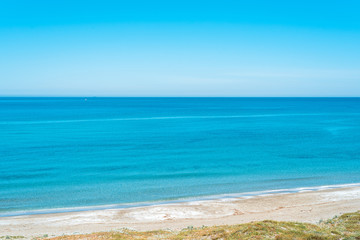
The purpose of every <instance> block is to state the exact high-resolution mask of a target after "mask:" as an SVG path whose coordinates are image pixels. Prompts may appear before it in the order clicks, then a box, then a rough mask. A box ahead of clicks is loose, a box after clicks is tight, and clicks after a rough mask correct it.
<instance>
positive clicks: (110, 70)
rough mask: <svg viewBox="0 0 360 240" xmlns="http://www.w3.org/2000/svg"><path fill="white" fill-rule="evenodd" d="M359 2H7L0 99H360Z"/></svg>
mask: <svg viewBox="0 0 360 240" xmlns="http://www.w3.org/2000/svg"><path fill="white" fill-rule="evenodd" d="M359 12H360V1H358V0H353V1H348V0H342V1H340V0H339V1H335V0H332V1H331V0H330V1H329V0H327V1H322V0H317V1H314V0H312V1H309V0H302V1H297V0H294V1H289V0H286V1H285V0H284V1H280V0H272V1H269V0H266V1H265V0H263V1H261V0H248V1H241V0H237V1H228V0H222V1H211V0H208V1H196V0H192V1H188V0H182V1H176V0H174V1H151V0H148V1H145V0H144V1H140V0H131V1H125V0H123V1H122V0H117V1H115V0H101V1H95V0H87V1H82V0H78V1H70V0H52V1H48V0H44V1H40V0H31V1H30V0H1V1H0V96H87V97H91V96H119V97H121V96H124V97H129V96H134V97H137V96H164V97H172V96H176V97H181V96H184V97H190V96H199V97H205V96H214V97H227V96H229V97H267V96H268V97H302V96H303V97H360V14H359Z"/></svg>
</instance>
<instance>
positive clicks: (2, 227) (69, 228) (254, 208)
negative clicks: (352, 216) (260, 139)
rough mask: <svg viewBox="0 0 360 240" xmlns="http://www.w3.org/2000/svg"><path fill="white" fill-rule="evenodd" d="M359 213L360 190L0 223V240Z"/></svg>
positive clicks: (326, 190)
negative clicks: (6, 237)
mask: <svg viewBox="0 0 360 240" xmlns="http://www.w3.org/2000/svg"><path fill="white" fill-rule="evenodd" d="M358 210H360V187H359V186H351V185H350V186H346V187H341V188H332V189H331V188H324V189H323V190H317V191H309V190H306V189H305V190H304V191H300V192H297V193H274V194H269V193H267V194H264V195H258V196H253V197H242V198H219V199H214V200H204V201H189V202H182V203H174V204H163V205H153V206H146V207H134V208H125V209H107V210H94V211H82V212H67V213H55V214H39V215H23V216H13V217H2V218H0V233H1V234H0V235H1V236H7V235H8V236H24V237H26V238H29V239H31V238H33V237H39V236H44V235H47V236H49V237H52V236H61V235H70V234H81V233H92V232H100V231H121V230H122V229H124V228H127V229H132V230H137V231H147V230H159V229H164V230H181V229H183V228H186V227H189V226H193V227H201V226H214V225H232V224H240V223H248V222H252V221H261V220H278V221H298V222H307V223H317V222H319V221H321V220H326V219H329V218H332V217H334V216H335V215H340V214H342V213H347V212H355V211H358Z"/></svg>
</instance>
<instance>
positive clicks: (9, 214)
mask: <svg viewBox="0 0 360 240" xmlns="http://www.w3.org/2000/svg"><path fill="white" fill-rule="evenodd" d="M349 187H360V183H348V184H334V185H321V186H313V187H298V188H286V189H271V190H263V191H254V192H243V193H229V194H217V195H209V196H199V197H186V198H179V199H175V200H159V201H148V202H146V201H145V202H134V203H120V204H106V205H95V206H81V207H64V208H51V209H39V210H24V211H14V212H5V213H0V221H1V219H2V218H6V217H17V216H31V215H43V214H61V213H73V212H75V213H76V212H88V211H100V210H116V209H131V208H140V207H152V206H162V205H168V204H181V203H191V202H198V201H211V200H226V199H228V200H229V201H231V200H237V199H249V198H255V197H259V196H269V195H273V194H279V195H280V194H290V193H300V192H308V191H311V192H313V191H321V190H328V189H339V188H349Z"/></svg>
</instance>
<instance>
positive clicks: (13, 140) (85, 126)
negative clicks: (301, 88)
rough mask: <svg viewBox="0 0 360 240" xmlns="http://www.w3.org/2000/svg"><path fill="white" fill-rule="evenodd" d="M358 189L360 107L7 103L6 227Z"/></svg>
mask: <svg viewBox="0 0 360 240" xmlns="http://www.w3.org/2000/svg"><path fill="white" fill-rule="evenodd" d="M358 183H360V98H136V97H134V98H100V97H87V98H85V97H77V98H25V97H22V98H6V97H2V98H0V216H2V217H3V216H16V215H23V214H39V213H49V212H66V211H82V210H89V209H106V208H123V207H132V206H143V205H149V204H162V203H169V202H179V201H192V200H199V199H212V198H226V197H234V196H249V195H256V194H262V193H269V192H284V191H285V192H293V191H300V190H303V189H310V190H316V189H319V188H322V187H324V186H330V187H331V186H343V185H344V184H345V185H344V186H347V185H348V184H353V185H356V184H358Z"/></svg>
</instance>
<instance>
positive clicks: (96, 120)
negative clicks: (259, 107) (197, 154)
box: [0, 113, 333, 125]
mask: <svg viewBox="0 0 360 240" xmlns="http://www.w3.org/2000/svg"><path fill="white" fill-rule="evenodd" d="M327 115H333V114H330V113H328V114H325V113H297V114H254V115H214V116H173V117H170V116H168V117H166V116H165V117H137V118H104V119H69V120H42V121H0V124H1V125H12V124H54V123H55V124H56V123H81V122H110V121H145V120H174V119H175V120H176V119H218V118H224V119H226V118H262V117H298V116H327Z"/></svg>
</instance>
